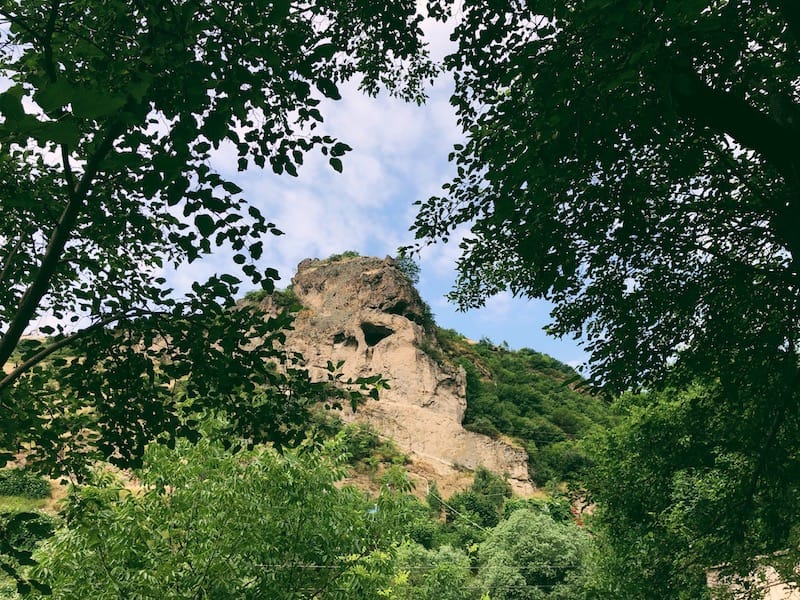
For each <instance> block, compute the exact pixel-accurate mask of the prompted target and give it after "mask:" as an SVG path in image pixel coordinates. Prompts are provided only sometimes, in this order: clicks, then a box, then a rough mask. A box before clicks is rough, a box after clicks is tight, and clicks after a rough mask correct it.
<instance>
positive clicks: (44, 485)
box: [0, 469, 50, 499]
mask: <svg viewBox="0 0 800 600" xmlns="http://www.w3.org/2000/svg"><path fill="white" fill-rule="evenodd" d="M0 496H22V497H23V498H32V499H37V498H49V497H50V482H49V481H48V480H47V479H45V478H44V477H42V476H41V475H39V474H37V473H32V472H30V471H26V470H25V469H2V470H0Z"/></svg>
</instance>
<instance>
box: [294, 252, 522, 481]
mask: <svg viewBox="0 0 800 600" xmlns="http://www.w3.org/2000/svg"><path fill="white" fill-rule="evenodd" d="M292 290H293V292H294V294H295V295H296V296H297V299H298V300H299V302H300V303H301V304H302V306H303V309H302V310H301V311H299V312H298V313H297V316H296V320H295V323H294V329H293V330H292V331H289V332H287V341H286V344H287V346H288V347H289V348H290V349H291V350H294V351H297V352H300V353H301V354H302V355H303V356H304V357H305V359H306V363H307V364H306V366H307V368H308V369H309V371H310V372H311V374H312V376H319V377H320V378H323V377H325V376H326V375H327V371H326V366H327V364H328V361H332V362H333V363H334V364H336V363H338V362H339V361H340V360H342V361H344V366H343V367H342V371H343V373H344V375H345V377H353V378H355V377H364V376H370V375H374V374H377V373H380V374H382V375H383V376H384V377H385V378H386V379H388V380H389V383H390V385H391V389H388V390H382V391H381V395H380V396H381V397H380V400H379V401H377V402H375V401H368V402H367V403H366V404H365V405H364V406H362V407H361V408H359V410H358V412H357V413H356V414H353V413H352V412H350V411H349V410H345V411H344V413H343V418H344V419H345V420H359V421H367V422H369V423H371V424H372V425H373V426H374V427H375V429H376V430H377V431H378V432H380V433H382V434H383V435H386V436H390V437H392V438H393V439H394V440H395V442H396V443H397V445H398V446H399V447H400V448H402V449H403V450H404V451H405V452H408V453H410V454H411V455H412V457H413V458H414V459H415V461H417V460H422V461H427V462H428V464H429V468H430V471H432V472H434V473H435V474H437V475H441V476H443V477H445V476H448V475H452V474H453V473H454V472H456V471H458V470H460V469H464V468H466V469H470V470H471V469H474V468H476V467H478V466H480V465H483V466H485V467H487V468H488V469H490V470H492V471H495V472H497V473H501V474H502V473H506V474H508V477H509V480H510V482H511V484H512V486H513V487H514V489H515V491H516V492H517V493H521V494H530V493H531V492H532V491H533V487H532V485H531V482H530V480H529V478H528V470H527V454H526V452H525V450H524V449H522V448H519V447H517V446H514V445H512V444H510V443H508V442H505V441H502V440H493V439H491V438H489V437H487V436H483V435H480V434H476V433H472V432H469V431H466V430H465V429H464V428H463V427H462V426H461V421H462V419H463V417H464V412H465V410H466V378H465V374H464V371H463V369H462V368H461V367H460V366H456V365H454V364H452V363H450V362H449V361H447V360H446V358H443V357H442V354H441V352H440V351H437V350H438V348H437V344H436V339H435V336H433V335H432V334H430V333H429V332H428V331H426V327H428V328H430V326H431V325H432V323H430V322H429V321H430V316H429V314H428V313H427V312H426V305H425V304H424V303H423V302H422V300H421V299H420V297H419V294H418V293H417V291H416V289H415V288H414V286H413V285H412V284H411V282H410V281H409V280H408V278H407V277H406V276H405V275H404V274H403V273H402V272H401V271H400V270H399V269H398V268H397V266H396V264H395V262H394V261H393V260H392V259H391V258H388V257H387V258H386V259H384V260H381V259H378V258H367V257H349V258H341V259H339V260H316V259H308V260H304V261H303V262H301V263H300V265H299V266H298V272H297V275H295V277H294V278H293V279H292ZM431 355H434V356H436V357H437V358H433V357H432V356H431ZM437 359H438V360H437Z"/></svg>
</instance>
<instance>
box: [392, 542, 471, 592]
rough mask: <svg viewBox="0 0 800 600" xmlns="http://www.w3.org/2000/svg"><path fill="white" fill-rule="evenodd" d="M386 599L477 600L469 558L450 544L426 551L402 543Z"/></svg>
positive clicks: (418, 546) (413, 545) (416, 546)
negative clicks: (389, 594)
mask: <svg viewBox="0 0 800 600" xmlns="http://www.w3.org/2000/svg"><path fill="white" fill-rule="evenodd" d="M397 568H398V569H399V571H400V575H399V576H396V577H395V581H394V582H393V583H394V585H393V586H392V595H391V596H390V598H393V599H396V600H472V599H474V600H478V598H479V594H478V592H477V590H476V589H475V585H474V582H473V581H472V578H471V573H470V560H469V557H468V556H467V555H466V554H464V553H463V552H462V551H460V550H456V549H454V548H451V547H450V546H441V547H440V548H438V549H436V550H429V549H426V548H423V547H422V546H420V545H416V544H403V545H402V546H400V548H399V549H398V552H397Z"/></svg>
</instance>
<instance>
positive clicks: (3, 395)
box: [0, 0, 433, 472]
mask: <svg viewBox="0 0 800 600" xmlns="http://www.w3.org/2000/svg"><path fill="white" fill-rule="evenodd" d="M420 20H421V17H420V16H419V15H418V14H417V12H416V5H415V3H414V2H410V1H407V0H399V1H396V2H395V1H393V2H388V3H382V4H381V5H380V6H378V5H376V4H374V3H372V2H361V1H359V2H355V3H354V2H335V1H334V2H316V1H312V2H299V3H295V2H289V1H284V0H278V1H275V2H259V1H255V0H253V1H246V2H240V1H238V0H237V1H223V0H174V1H173V0H165V1H159V2H139V1H136V0H131V1H122V0H114V1H112V2H95V1H92V0H72V1H61V0H56V1H55V2H50V1H49V0H48V1H47V2H45V1H39V0H34V1H25V2H18V1H15V0H3V1H2V2H0V76H2V78H3V86H2V90H3V91H2V92H1V93H0V115H2V122H1V123H0V192H1V194H2V197H1V199H0V202H2V211H0V365H2V366H3V367H4V371H5V372H4V377H3V378H2V380H0V403H1V404H2V409H3V413H4V417H3V430H2V432H0V434H1V438H2V439H0V447H2V448H4V449H7V450H10V451H15V450H16V449H17V448H19V447H20V446H21V445H22V444H26V445H29V446H30V445H32V446H33V447H36V448H40V449H44V450H45V451H46V453H47V454H48V456H49V457H50V460H51V463H52V462H53V461H55V457H59V458H58V460H59V461H60V463H59V465H54V466H53V470H54V471H56V472H58V471H61V472H69V471H70V470H72V467H71V466H69V465H68V463H69V461H65V460H64V456H65V455H71V456H73V457H74V456H78V455H80V454H82V453H83V454H85V453H87V448H90V449H91V448H98V447H99V448H100V449H101V450H102V455H105V456H111V457H114V458H115V459H116V460H118V461H119V462H123V463H124V462H125V461H126V460H129V459H131V460H133V459H135V457H136V456H137V455H140V454H141V451H142V449H143V447H144V443H146V442H147V441H149V440H150V439H153V438H154V437H155V436H157V435H158V434H161V433H164V434H166V435H168V436H169V437H173V436H174V435H175V434H176V433H180V432H181V430H186V431H191V430H192V429H193V428H194V425H193V419H192V418H190V417H188V416H187V415H191V414H201V413H203V412H204V411H206V410H207V409H209V407H210V406H218V405H219V403H220V401H221V400H224V399H225V398H227V400H226V402H227V404H228V405H229V406H231V399H232V396H231V395H230V394H229V393H228V392H229V391H231V390H243V391H245V392H248V393H249V392H251V391H252V389H253V385H255V384H256V383H275V378H276V377H277V378H278V379H281V378H282V377H283V375H280V376H278V375H275V374H274V369H272V370H270V369H269V368H268V364H269V362H270V361H269V360H267V361H266V362H265V360H264V359H271V361H272V362H276V361H277V362H282V361H284V360H288V358H287V357H285V356H281V355H280V354H279V353H278V352H277V351H276V350H275V347H276V344H278V343H279V341H280V335H279V334H277V333H276V332H277V330H278V329H280V327H282V326H284V325H285V324H286V321H285V320H278V321H271V322H270V325H269V326H264V325H261V326H258V325H257V323H258V319H257V318H253V315H252V314H251V313H252V312H253V310H254V308H253V307H250V308H249V309H247V310H245V311H242V310H234V297H235V294H236V292H237V290H238V286H239V284H240V283H241V280H240V277H237V276H234V275H231V274H224V275H220V276H215V277H213V278H211V279H210V280H209V281H208V282H198V283H197V284H195V286H194V287H193V290H192V291H191V292H190V294H189V295H188V296H187V297H186V298H176V297H175V295H174V294H172V290H170V289H169V288H168V287H167V282H166V281H165V279H164V278H163V277H161V270H162V268H163V267H165V266H173V267H177V266H180V265H185V264H187V263H191V262H192V261H194V260H196V259H198V258H199V257H201V256H202V255H205V254H208V253H210V252H212V251H214V250H215V249H217V248H220V247H226V248H229V249H230V250H232V252H233V253H234V255H233V260H234V261H235V262H236V263H237V264H239V265H241V269H242V272H243V276H244V277H245V278H246V279H248V280H250V281H251V282H253V283H258V284H261V285H262V286H263V287H264V288H265V289H267V290H271V289H272V287H273V284H272V282H273V280H274V279H275V278H276V277H277V273H276V272H275V270H274V269H270V268H265V267H264V266H263V265H261V264H260V262H259V259H260V258H261V255H262V253H263V250H264V244H266V243H268V240H267V239H265V236H267V235H269V234H273V235H279V234H280V233H281V232H280V230H279V229H278V228H277V226H276V225H275V224H274V223H271V222H269V221H268V219H267V218H266V217H265V216H264V215H263V214H262V213H261V212H260V211H259V210H258V208H257V207H256V206H254V204H253V203H252V202H249V201H247V200H246V199H244V198H243V197H242V194H241V192H242V190H241V189H240V188H239V187H238V186H237V185H236V184H235V183H233V182H232V181H229V180H226V179H225V178H224V177H222V176H221V175H220V174H219V173H217V172H215V170H214V169H213V168H212V167H211V166H210V164H211V163H210V161H211V159H212V158H213V156H214V153H215V152H217V151H218V150H225V151H231V152H233V153H235V155H236V156H237V157H238V167H239V169H245V168H247V167H248V166H249V165H251V164H254V165H256V166H260V167H265V166H267V165H269V166H270V167H271V168H272V170H273V171H275V172H276V173H279V174H280V173H286V174H288V175H296V174H297V169H298V168H299V167H300V165H301V164H302V163H303V157H304V156H305V155H306V153H308V152H310V151H312V150H317V151H320V152H322V153H323V154H324V155H326V156H327V157H328V159H329V162H330V165H331V167H332V168H333V169H336V170H341V168H342V163H341V160H342V156H343V155H344V153H345V152H346V151H347V150H349V146H347V144H346V143H344V142H343V141H340V140H336V139H333V138H331V137H329V136H326V135H322V134H320V133H319V132H318V130H317V125H318V124H319V123H320V122H321V121H322V119H323V115H322V114H321V113H320V109H319V105H320V101H321V99H322V98H331V99H338V98H339V91H338V85H339V84H340V83H341V82H343V81H346V80H348V79H352V78H354V77H358V78H359V85H360V87H361V89H362V90H363V91H364V92H366V93H368V94H375V93H377V92H378V90H379V89H380V88H381V87H384V88H387V89H388V90H389V91H390V92H391V93H394V94H397V95H399V96H401V97H402V98H404V99H407V100H415V101H420V100H421V99H422V91H421V85H422V82H423V81H424V80H425V79H426V78H427V77H429V76H430V75H431V74H432V73H433V67H432V65H431V63H430V61H429V60H428V59H427V55H426V51H425V48H424V45H423V43H422V41H421V31H420V29H419V22H420ZM248 313H249V314H248ZM48 315H49V316H52V317H55V319H56V322H57V324H56V325H55V327H53V326H50V325H46V326H42V327H40V328H39V331H40V332H41V333H43V334H45V335H51V334H55V337H51V338H49V339H48V340H47V341H46V342H45V343H44V344H40V345H38V346H36V345H33V346H32V347H26V348H24V349H21V348H20V345H19V341H20V337H21V336H22V334H23V333H24V332H25V331H26V330H29V329H30V328H31V327H32V326H35V325H37V324H40V323H39V321H38V319H39V318H40V317H43V316H48ZM254 326H255V329H254ZM59 353H60V354H59ZM45 359H48V361H47V362H45ZM42 368H50V369H51V370H50V373H49V374H47V375H42V374H41V373H38V371H37V370H39V369H42ZM53 369H55V371H53ZM192 373H194V374H195V375H196V376H197V377H189V375H191V374H192ZM54 374H57V375H59V377H61V381H60V383H58V384H56V383H53V379H52V376H53V375H54ZM178 380H181V382H182V387H180V389H177V390H176V388H175V387H174V386H173V387H171V388H170V387H169V386H168V385H167V384H168V382H169V381H172V382H175V381H178ZM225 380H227V381H225ZM48 382H49V383H48ZM278 387H280V386H276V388H275V389H278ZM214 390H216V392H215V391H214ZM226 390H228V391H226ZM176 391H177V392H181V393H176ZM209 391H210V392H211V393H210V394H208V393H207V392H209ZM56 392H57V393H56ZM197 392H202V396H203V398H204V399H203V400H200V399H198V393H197ZM214 396H216V399H215V398H214ZM56 397H58V398H59V400H58V401H56V400H55V398H56ZM62 397H66V399H65V400H63V401H62V400H61V399H60V398H62ZM236 402H239V400H236V401H234V404H235V403H236ZM193 403H196V404H193ZM239 408H242V409H243V410H244V412H250V413H251V416H252V413H253V411H254V410H255V411H256V412H258V409H254V408H253V407H252V406H251V407H249V408H247V407H242V406H240V407H239ZM262 408H263V405H262ZM237 411H238V409H237ZM234 412H236V411H234ZM239 412H240V414H239V416H240V417H241V416H243V414H242V412H241V411H239ZM238 419H239V417H234V422H235V421H237V420H238ZM245 420H247V419H245ZM67 439H68V440H69V441H65V440H67ZM98 440H100V442H99V446H98Z"/></svg>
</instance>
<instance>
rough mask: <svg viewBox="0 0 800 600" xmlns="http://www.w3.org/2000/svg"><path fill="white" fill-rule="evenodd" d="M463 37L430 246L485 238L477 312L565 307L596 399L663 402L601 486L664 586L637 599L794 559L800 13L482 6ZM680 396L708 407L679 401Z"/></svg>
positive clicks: (665, 5)
mask: <svg viewBox="0 0 800 600" xmlns="http://www.w3.org/2000/svg"><path fill="white" fill-rule="evenodd" d="M442 5H444V6H442ZM440 8H443V9H444V8H446V3H440ZM453 38H454V41H455V42H456V43H457V44H458V47H457V50H455V51H454V53H453V54H452V55H451V56H450V57H448V59H447V63H448V67H449V68H450V70H451V71H452V72H453V73H454V76H455V79H456V90H455V93H454V95H453V97H452V103H453V105H454V106H455V107H456V110H457V113H458V116H459V122H460V125H461V127H462V128H463V131H464V134H465V138H466V141H465V143H464V144H459V145H458V146H456V147H455V148H454V152H453V154H452V156H451V158H452V160H453V161H454V163H455V167H456V168H455V169H454V171H455V172H456V175H455V177H454V179H453V180H452V181H451V182H450V183H448V184H446V185H445V186H444V192H443V194H442V197H436V198H431V199H429V200H428V201H425V202H424V203H422V205H421V207H420V211H419V215H418V218H417V221H416V224H415V230H416V234H417V236H418V237H419V238H420V239H422V240H424V241H433V240H438V239H446V238H447V237H449V236H450V235H451V233H452V232H453V231H454V229H456V228H458V227H459V226H464V227H467V228H469V230H470V231H469V233H468V234H467V235H466V236H463V238H462V239H463V241H462V243H461V246H460V247H461V250H462V254H461V257H460V259H459V262H458V271H459V278H458V281H457V284H456V288H455V290H454V292H453V295H452V297H453V298H454V299H455V300H457V301H458V302H459V304H460V305H461V306H462V307H469V306H479V305H481V304H482V303H483V302H484V301H485V300H486V298H487V297H489V296H491V295H493V294H496V293H498V292H500V291H502V290H510V291H512V292H513V293H515V294H518V295H522V296H529V297H537V298H546V299H549V300H550V301H552V302H553V304H554V309H553V312H552V315H553V323H552V325H551V326H550V331H551V332H552V333H554V334H556V335H571V334H574V335H580V336H583V339H585V340H587V343H586V346H587V349H588V350H589V352H590V353H591V358H590V365H591V374H592V378H593V382H592V383H593V384H594V385H596V386H598V387H601V388H603V389H604V390H605V391H607V392H610V393H621V392H623V391H624V390H628V389H633V390H638V389H647V390H650V391H651V393H652V394H653V396H652V398H653V401H654V406H653V407H650V408H647V409H643V413H642V414H634V415H632V419H633V420H632V421H631V422H629V423H628V424H627V425H625V426H624V428H623V429H622V430H620V431H618V432H616V433H615V434H614V436H612V438H611V439H610V440H609V442H608V443H609V444H610V445H609V446H608V447H607V453H606V454H604V458H603V459H602V461H603V463H604V464H603V466H602V468H601V469H600V470H599V471H600V472H601V473H604V476H605V477H607V478H608V479H607V480H606V481H605V482H598V483H597V485H599V486H600V487H601V488H602V490H604V491H603V494H602V496H601V497H602V498H604V499H605V500H606V501H609V502H612V503H613V505H614V506H613V507H609V509H608V510H610V511H611V516H610V517H609V518H610V519H611V521H610V522H611V523H613V524H614V525H613V535H612V538H614V537H615V536H618V537H619V542H618V546H619V549H620V551H622V552H626V551H627V552H632V553H635V554H636V556H637V557H641V560H635V559H634V558H635V557H634V556H633V555H631V556H630V560H627V561H626V560H624V559H621V560H620V563H619V564H620V565H622V566H623V568H624V569H627V571H628V573H629V577H630V578H631V579H633V578H636V577H639V576H642V580H643V581H644V580H647V581H648V583H647V584H642V586H641V587H640V588H637V589H638V590H640V591H641V590H645V591H646V592H647V593H646V594H645V595H640V594H639V593H631V594H630V595H629V596H628V597H651V596H648V595H647V594H650V595H652V594H665V595H666V596H670V595H673V597H674V595H676V594H678V593H679V592H678V591H677V588H679V587H681V586H684V587H685V588H686V590H688V591H686V592H685V594H686V597H699V596H694V595H693V594H695V593H696V592H698V590H699V588H698V587H697V586H701V585H702V584H701V583H698V582H700V581H701V579H702V577H701V575H700V572H701V571H702V570H703V569H704V568H706V567H707V566H708V565H709V564H712V563H709V562H708V561H710V560H717V561H719V562H721V563H729V562H731V563H737V562H739V560H740V559H742V557H743V556H746V555H748V554H749V555H750V556H751V557H752V556H756V555H759V554H763V553H765V552H772V551H776V550H778V549H780V548H783V549H787V548H792V549H793V548H795V547H796V544H788V543H787V532H789V531H791V530H792V527H793V526H794V524H796V523H798V522H799V521H800V511H798V505H797V502H796V501H795V498H796V491H797V489H798V488H797V483H796V481H795V479H796V478H795V476H794V475H792V474H791V473H790V468H789V466H788V465H789V462H790V459H789V458H788V457H791V456H796V439H797V436H796V431H797V426H798V423H799V422H800V385H798V382H800V365H799V364H798V363H799V361H798V348H800V330H799V329H798V323H799V322H800V302H798V289H800V285H799V284H800V276H799V275H798V274H799V273H800V268H799V267H800V236H799V235H798V233H797V232H798V231H800V178H798V176H797V173H798V172H800V154H798V153H797V152H796V151H795V148H796V147H797V132H798V129H797V121H798V115H800V101H798V93H797V90H798V86H797V82H798V78H799V77H800V62H798V61H797V60H796V58H797V54H798V40H800V11H798V10H797V6H796V3H794V2H784V1H772V0H760V1H756V2H681V3H670V2H642V1H637V0H610V1H606V0H587V1H583V0H581V1H578V0H574V1H572V0H567V1H565V2H536V3H528V4H527V5H525V4H523V3H518V4H516V5H514V9H512V10H509V7H508V6H507V5H502V4H494V5H493V6H491V7H487V5H486V3H481V2H474V1H467V2H465V3H463V5H461V14H460V20H459V26H458V27H457V29H456V31H455V32H454V35H453ZM697 380H699V381H702V382H711V384H712V387H713V388H714V391H713V393H712V394H711V397H713V402H712V401H711V400H710V397H709V398H707V399H703V400H701V399H699V398H697V394H696V392H695V391H694V390H693V388H692V385H693V382H694V381H697ZM670 388H672V389H673V390H675V391H676V392H677V393H678V394H683V393H686V394H688V395H689V397H695V400H693V401H691V402H689V401H688V400H684V401H683V402H682V403H681V405H680V406H677V407H676V406H670V404H671V402H678V401H677V400H676V399H675V400H673V401H671V402H670V401H667V399H666V398H664V397H663V396H661V395H660V394H661V393H662V392H663V391H664V390H669V389H670ZM666 393H667V394H673V393H674V392H673V391H672V390H670V391H668V392H666ZM659 398H660V400H659ZM712 404H713V407H714V409H713V411H712V410H711V406H712ZM656 407H659V408H656ZM502 408H503V407H500V410H498V413H499V415H498V417H499V420H500V421H503V422H508V423H509V424H512V423H514V421H515V419H517V418H518V415H516V414H515V413H514V411H513V410H511V409H510V408H509V409H508V410H503V409H502ZM651 411H652V412H651ZM487 412H488V411H487ZM667 415H669V417H670V419H667V418H666V417H667ZM553 422H554V423H556V424H557V425H558V427H559V429H562V431H564V432H565V433H567V434H569V429H567V428H571V429H573V430H575V429H577V430H578V431H580V430H581V428H582V425H581V423H580V422H573V420H571V419H570V420H567V421H565V420H564V419H559V421H558V422H556V421H553ZM701 424H702V427H705V428H706V429H707V431H702V430H699V427H700V426H701ZM504 427H505V423H503V424H502V426H500V425H498V428H500V429H501V430H503V428H504ZM710 432H713V435H711V434H710ZM662 440H663V442H664V443H662ZM536 444H537V447H539V448H538V450H541V451H542V455H541V456H538V457H535V458H536V460H538V461H539V462H540V463H541V462H549V460H550V459H549V457H547V456H546V455H545V453H544V451H543V450H542V448H541V447H540V443H539V441H538V440H536ZM648 444H651V446H648ZM654 449H657V450H654ZM561 450H564V449H563V448H562V449H559V453H560V451H561ZM553 451H554V450H553ZM656 452H657V453H658V454H656ZM532 454H533V453H532ZM564 458H565V457H563V456H562V457H559V459H558V460H564ZM567 458H569V457H567ZM572 458H574V457H572ZM572 458H569V460H570V461H571V462H573V463H579V462H580V461H578V460H572ZM534 462H536V461H534ZM615 465H618V466H615ZM656 466H657V467H658V468H655V467H656ZM637 470H639V471H640V472H641V473H642V474H641V475H637ZM795 470H796V469H795ZM647 477H652V478H653V479H652V480H649V481H650V482H649V483H648V479H647ZM623 482H624V483H623ZM654 486H655V487H654ZM640 487H641V488H642V491H644V490H647V491H648V494H647V495H645V494H641V493H639V488H640ZM628 494H629V495H630V497H629V498H627V499H625V498H622V497H620V496H621V495H628ZM787 495H788V497H786V498H784V496H787ZM620 515H628V516H627V517H626V520H625V521H624V522H623V521H621V520H620ZM734 531H738V532H739V537H738V538H735V539H734V537H732V536H733V535H734V534H733V532H734ZM690 540H691V542H690ZM610 543H612V544H614V545H616V543H615V542H614V541H613V539H612V540H611V542H610ZM689 543H691V551H689V550H688V549H687V548H688V547H689V546H688V545H689ZM659 549H660V550H659ZM679 549H681V550H679ZM670 551H673V552H674V556H673V557H672V558H670V557H669V552H670ZM712 557H716V559H714V558H712ZM662 559H663V561H664V562H663V563H662V562H659V561H662ZM651 577H654V578H655V579H654V580H651V579H650V578H651ZM661 582H669V583H664V584H663V585H662V584H661ZM669 586H674V587H669ZM655 590H658V592H656V591H655ZM698 593H699V592H698Z"/></svg>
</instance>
